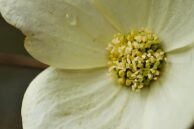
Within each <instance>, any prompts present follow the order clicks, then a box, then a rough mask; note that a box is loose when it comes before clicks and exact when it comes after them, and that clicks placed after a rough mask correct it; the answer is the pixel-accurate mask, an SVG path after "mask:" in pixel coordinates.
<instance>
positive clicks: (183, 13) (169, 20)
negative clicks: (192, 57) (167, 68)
mask: <svg viewBox="0 0 194 129" xmlns="http://www.w3.org/2000/svg"><path fill="white" fill-rule="evenodd" d="M193 12H194V3H193V0H184V1H183V0H162V1H161V0H153V1H152V4H151V6H150V15H149V20H148V27H149V28H152V30H153V31H154V32H155V33H157V34H158V35H159V38H160V39H161V40H162V42H163V43H164V48H165V49H166V51H171V50H173V49H176V48H180V47H183V46H186V45H188V44H191V43H192V42H193V41H194V31H193V26H194V22H193V20H194V13H193Z"/></svg>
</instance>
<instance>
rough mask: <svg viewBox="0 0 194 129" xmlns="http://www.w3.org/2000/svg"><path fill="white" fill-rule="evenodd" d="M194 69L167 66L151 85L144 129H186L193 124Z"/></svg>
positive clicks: (191, 67) (187, 65) (182, 65)
mask: <svg viewBox="0 0 194 129" xmlns="http://www.w3.org/2000/svg"><path fill="white" fill-rule="evenodd" d="M193 75H194V65H193V63H191V64H168V65H167V67H166V69H165V71H164V73H163V75H162V77H161V78H160V79H159V80H158V81H156V83H154V84H153V87H152V89H151V91H150V93H149V95H148V98H147V104H146V106H145V109H144V110H145V113H144V120H143V121H144V124H143V129H156V128H157V129H188V128H189V127H191V125H192V123H193V120H194V101H193V96H194V94H193V93H194V81H193Z"/></svg>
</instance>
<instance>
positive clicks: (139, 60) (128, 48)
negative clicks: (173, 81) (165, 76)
mask: <svg viewBox="0 0 194 129" xmlns="http://www.w3.org/2000/svg"><path fill="white" fill-rule="evenodd" d="M107 50H108V53H109V62H108V65H109V71H111V73H113V75H114V77H116V78H117V79H118V83H119V84H121V85H122V86H127V87H131V88H132V90H134V91H138V90H140V89H141V88H143V87H146V86H149V85H150V83H151V82H152V81H153V80H157V79H158V77H159V76H160V71H161V68H162V66H163V64H164V61H165V60H166V56H165V53H164V51H163V49H162V46H161V42H160V40H159V39H158V37H157V35H156V34H154V33H152V32H150V31H148V30H146V29H140V30H137V31H131V32H129V33H128V34H126V35H125V34H122V33H118V34H116V35H114V38H113V40H112V42H111V43H109V44H108V47H107Z"/></svg>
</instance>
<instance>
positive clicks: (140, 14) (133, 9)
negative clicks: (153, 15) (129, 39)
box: [93, 0, 151, 33]
mask: <svg viewBox="0 0 194 129" xmlns="http://www.w3.org/2000/svg"><path fill="white" fill-rule="evenodd" d="M93 1H94V4H95V5H96V7H97V9H98V10H99V12H101V13H102V15H103V16H104V17H105V18H106V19H108V20H109V21H110V22H111V23H112V25H114V26H115V28H117V29H118V30H119V31H121V32H125V33H127V32H129V30H130V29H135V28H139V27H146V24H147V20H148V13H149V8H150V3H151V2H150V1H147V0H136V1H134V0H93Z"/></svg>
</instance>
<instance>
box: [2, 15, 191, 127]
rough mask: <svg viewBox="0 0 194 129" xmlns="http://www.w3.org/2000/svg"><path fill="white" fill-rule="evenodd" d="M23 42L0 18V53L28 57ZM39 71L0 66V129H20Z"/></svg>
mask: <svg viewBox="0 0 194 129" xmlns="http://www.w3.org/2000/svg"><path fill="white" fill-rule="evenodd" d="M23 42H24V35H23V34H22V33H21V32H20V31H18V30H17V29H15V28H14V27H12V26H10V25H9V24H7V23H6V22H5V21H4V20H3V19H2V17H1V16H0V53H11V54H17V55H18V54H19V55H26V56H29V55H28V54H27V52H26V51H25V49H24V46H23ZM29 58H31V57H30V56H29ZM41 71H42V70H41V69H35V68H25V67H18V66H8V65H2V64H0V129H22V120H21V104H22V98H23V95H24V93H25V90H26V88H27V87H28V85H29V83H30V82H31V81H32V79H33V78H34V77H35V76H36V75H37V74H38V73H40V72H41ZM192 129H194V127H193V128H192Z"/></svg>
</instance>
